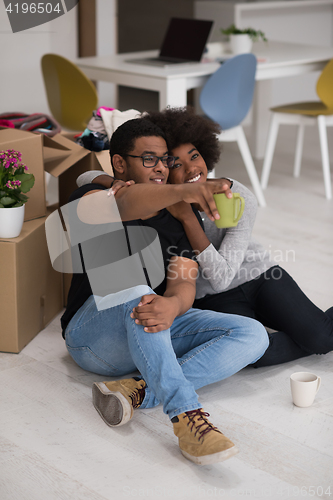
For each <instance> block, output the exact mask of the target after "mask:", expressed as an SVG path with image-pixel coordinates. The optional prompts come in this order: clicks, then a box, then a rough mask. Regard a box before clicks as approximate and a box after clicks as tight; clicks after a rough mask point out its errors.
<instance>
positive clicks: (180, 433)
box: [171, 409, 238, 465]
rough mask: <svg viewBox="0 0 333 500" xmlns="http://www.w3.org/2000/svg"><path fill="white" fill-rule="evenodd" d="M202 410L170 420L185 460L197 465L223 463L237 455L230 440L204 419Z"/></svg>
mask: <svg viewBox="0 0 333 500" xmlns="http://www.w3.org/2000/svg"><path fill="white" fill-rule="evenodd" d="M206 417H209V413H205V412H204V411H203V410H202V409H198V410H193V411H187V412H185V413H181V414H180V415H177V416H176V417H173V418H172V419H171V422H172V423H173V430H174V433H175V434H176V436H177V437H178V439H179V448H180V451H181V452H182V454H183V455H184V457H185V458H187V459H188V460H191V461H192V462H194V463H196V464H199V465H206V464H213V463H215V462H223V460H226V459H227V458H230V457H232V456H233V455H236V453H238V449H237V448H236V446H235V445H234V443H233V442H232V441H230V439H228V438H227V437H226V436H224V434H222V432H220V431H219V430H218V429H217V428H216V427H214V425H212V424H211V423H210V422H209V420H208V419H207V418H206Z"/></svg>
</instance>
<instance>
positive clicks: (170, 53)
mask: <svg viewBox="0 0 333 500" xmlns="http://www.w3.org/2000/svg"><path fill="white" fill-rule="evenodd" d="M212 25H213V21H203V20H199V19H181V18H177V17H173V18H172V19H171V20H170V23H169V27H168V30H167V32H166V35H165V37H164V41H163V43H162V48H161V52H160V57H170V58H175V59H187V60H189V61H200V59H201V56H202V54H203V51H204V49H205V46H206V42H207V40H208V36H209V33H210V30H211V28H212Z"/></svg>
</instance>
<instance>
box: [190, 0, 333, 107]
mask: <svg viewBox="0 0 333 500" xmlns="http://www.w3.org/2000/svg"><path fill="white" fill-rule="evenodd" d="M237 3H239V2H230V0H229V1H228V2H223V1H209V0H197V1H195V17H197V18H200V19H214V21H215V26H214V30H213V33H212V38H211V41H217V40H222V38H223V35H221V33H220V28H221V27H223V28H226V27H227V26H228V25H229V24H230V23H232V22H235V23H236V25H237V26H238V27H241V28H247V27H249V26H250V27H251V28H255V29H260V30H262V31H264V32H265V34H266V36H267V38H268V39H269V40H278V41H285V42H292V43H301V44H309V45H328V46H329V45H332V43H333V2H332V0H324V1H317V0H314V1H308V2H302V1H299V2H288V1H279V2H271V1H269V2H268V1H267V2H265V1H261V2H259V1H257V2H253V3H252V2H251V3H250V2H249V3H242V5H237ZM273 4H275V5H277V6H278V8H276V7H274V5H273ZM319 74H320V73H311V74H308V75H300V76H296V77H290V78H279V79H276V80H274V81H273V82H272V102H271V105H272V106H277V105H280V104H286V103H288V102H295V101H302V100H304V101H305V100H316V99H317V95H316V92H315V86H316V81H317V79H318V76H319Z"/></svg>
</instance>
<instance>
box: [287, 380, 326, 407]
mask: <svg viewBox="0 0 333 500" xmlns="http://www.w3.org/2000/svg"><path fill="white" fill-rule="evenodd" d="M320 384H321V378H320V377H318V376H317V375H315V374H314V373H309V372H296V373H293V374H292V375H291V376H290V387H291V395H292V398H293V403H294V405H296V406H300V407H301V408H306V407H308V406H311V405H312V403H313V401H314V398H315V396H316V394H317V392H318V390H319V387H320Z"/></svg>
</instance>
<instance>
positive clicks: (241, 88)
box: [200, 54, 266, 207]
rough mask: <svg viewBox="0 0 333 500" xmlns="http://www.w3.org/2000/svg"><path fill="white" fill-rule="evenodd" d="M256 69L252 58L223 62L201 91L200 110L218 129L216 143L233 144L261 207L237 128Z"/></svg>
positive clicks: (249, 101) (243, 56) (248, 103)
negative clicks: (240, 156)
mask: <svg viewBox="0 0 333 500" xmlns="http://www.w3.org/2000/svg"><path fill="white" fill-rule="evenodd" d="M256 68H257V59H256V57H255V56H254V55H253V54H240V55H238V56H235V57H233V58H231V59H228V60H227V61H225V62H224V63H223V64H222V65H221V67H220V68H219V69H218V70H217V71H216V72H215V73H214V74H213V75H212V76H211V77H210V78H209V80H208V81H207V83H206V84H205V86H204V88H203V89H202V91H201V94H200V106H201V108H202V110H203V111H204V113H205V114H206V115H207V116H208V118H210V119H211V120H213V121H215V122H217V123H218V124H219V125H220V127H221V129H222V132H221V134H220V135H219V137H218V139H219V141H221V142H234V141H236V142H237V144H238V147H239V150H240V153H241V155H242V158H243V161H244V163H245V167H246V170H247V173H248V174H249V177H250V181H251V183H252V187H253V190H254V193H255V195H256V197H257V199H258V203H259V205H260V206H262V207H265V206H266V201H265V198H264V194H263V192H262V189H261V185H260V182H259V179H258V174H257V171H256V168H255V166H254V163H253V160H252V156H251V153H250V149H249V146H248V144H247V141H246V137H245V134H244V130H243V127H242V126H241V122H242V121H243V120H244V118H245V117H246V115H247V113H248V111H249V109H250V107H251V104H252V100H253V92H254V86H255V74H256ZM214 175H215V174H214V173H213V174H212V176H214Z"/></svg>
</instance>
